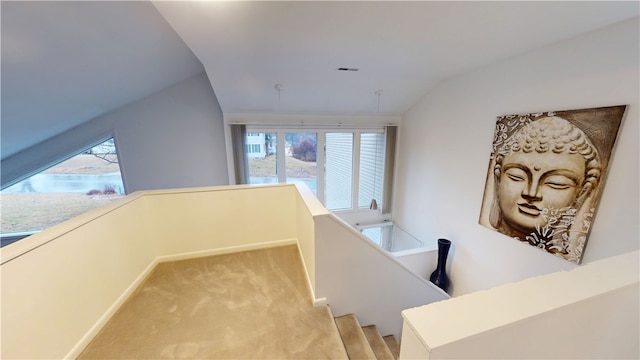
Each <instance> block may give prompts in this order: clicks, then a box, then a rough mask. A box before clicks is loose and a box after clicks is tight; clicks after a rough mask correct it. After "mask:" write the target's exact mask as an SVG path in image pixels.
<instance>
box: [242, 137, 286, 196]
mask: <svg viewBox="0 0 640 360" xmlns="http://www.w3.org/2000/svg"><path fill="white" fill-rule="evenodd" d="M249 134H251V135H249ZM277 137H278V136H277V134H276V133H272V132H267V133H255V132H254V133H247V139H246V141H247V146H248V144H249V143H250V142H253V141H255V140H252V139H251V138H254V139H255V138H258V139H259V141H260V142H261V143H263V144H264V152H261V153H260V155H256V154H255V153H249V152H247V156H248V158H249V159H248V160H249V184H273V183H277V182H278V169H277V167H276V163H277V162H276V160H277Z"/></svg>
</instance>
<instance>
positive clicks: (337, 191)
mask: <svg viewBox="0 0 640 360" xmlns="http://www.w3.org/2000/svg"><path fill="white" fill-rule="evenodd" d="M324 146H325V177H326V181H325V191H324V193H325V201H324V205H325V207H326V208H327V209H332V210H342V209H350V208H351V207H352V204H353V133H327V134H326V135H325V145H324Z"/></svg>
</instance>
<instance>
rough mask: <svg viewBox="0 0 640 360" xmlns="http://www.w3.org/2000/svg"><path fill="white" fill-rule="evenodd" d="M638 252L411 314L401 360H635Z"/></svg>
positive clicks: (639, 332)
mask: <svg viewBox="0 0 640 360" xmlns="http://www.w3.org/2000/svg"><path fill="white" fill-rule="evenodd" d="M638 255H639V253H638V251H634V252H630V253H626V254H623V255H618V256H615V257H610V258H607V259H604V260H600V261H595V262H592V263H590V264H588V265H586V266H582V267H579V268H576V269H574V270H572V271H564V272H557V273H553V274H546V275H543V276H538V277H535V278H529V279H526V280H523V281H521V282H517V283H511V284H506V285H502V286H499V287H496V288H493V289H491V290H487V291H479V292H475V293H473V294H468V295H465V296H459V297H456V298H453V299H450V300H448V301H441V302H438V303H433V304H429V305H426V306H422V307H418V308H413V309H408V310H405V311H403V312H402V315H403V317H404V320H405V322H404V327H403V334H402V335H403V338H402V348H401V351H400V358H401V359H422V360H424V359H638V356H640V346H639V339H640V326H639V321H640V318H639V315H640V311H639V310H640V307H638V300H639V296H640V293H639V292H638V290H639V289H640V288H639V287H638V270H639V268H638V259H639V258H638Z"/></svg>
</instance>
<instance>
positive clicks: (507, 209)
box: [493, 116, 600, 238]
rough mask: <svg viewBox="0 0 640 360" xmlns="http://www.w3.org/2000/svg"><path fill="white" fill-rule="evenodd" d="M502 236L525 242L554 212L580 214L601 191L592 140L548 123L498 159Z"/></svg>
mask: <svg viewBox="0 0 640 360" xmlns="http://www.w3.org/2000/svg"><path fill="white" fill-rule="evenodd" d="M494 176H495V184H496V189H495V190H496V202H495V205H497V206H498V207H499V213H500V217H499V218H498V219H494V222H495V223H494V224H493V225H494V226H495V227H496V229H498V230H499V231H501V232H503V233H505V234H507V235H509V236H516V237H521V238H523V236H524V235H526V234H529V233H531V232H534V231H535V230H536V228H538V229H540V228H541V227H543V226H544V225H545V223H546V222H547V221H548V218H547V217H546V216H545V215H546V214H548V213H549V212H550V211H553V210H559V209H568V208H578V207H579V206H580V205H581V201H582V199H584V197H585V196H586V195H588V193H589V192H590V191H591V190H592V189H593V188H595V186H596V185H597V183H598V180H599V177H600V162H599V159H598V153H597V151H596V149H595V147H594V146H593V145H592V144H591V142H590V141H589V139H588V138H587V136H586V135H585V134H584V133H583V132H582V130H580V129H578V128H577V127H575V126H574V125H572V124H571V123H569V122H568V121H566V120H564V119H561V118H559V117H553V116H550V117H546V118H543V119H540V120H536V121H533V122H531V123H529V124H527V125H525V126H523V127H522V128H521V129H520V130H519V131H518V132H517V133H516V134H514V136H513V138H512V139H511V140H510V141H508V142H507V143H506V144H505V145H504V146H503V147H502V148H501V149H500V151H499V153H498V155H497V156H496V165H495V168H494Z"/></svg>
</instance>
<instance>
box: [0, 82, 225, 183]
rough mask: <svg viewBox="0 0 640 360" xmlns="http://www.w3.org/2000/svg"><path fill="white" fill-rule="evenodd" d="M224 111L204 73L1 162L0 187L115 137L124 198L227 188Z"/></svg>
mask: <svg viewBox="0 0 640 360" xmlns="http://www.w3.org/2000/svg"><path fill="white" fill-rule="evenodd" d="M222 124H223V118H222V111H221V110H220V106H219V104H218V100H217V99H216V96H215V93H214V92H213V89H212V88H211V85H210V84H209V80H208V78H207V76H206V74H205V73H204V72H203V73H201V74H199V75H196V76H194V77H192V78H190V79H187V80H185V81H183V82H181V83H179V84H177V85H174V86H171V87H169V88H166V89H164V90H162V91H159V92H157V93H155V94H152V95H150V96H148V97H146V98H144V99H141V100H139V101H136V102H133V103H131V104H129V105H126V106H124V107H122V108H119V109H117V110H114V111H112V112H110V113H108V114H105V115H103V116H100V117H97V118H95V119H93V120H91V121H89V122H86V123H84V124H82V125H80V126H77V127H75V128H73V129H71V130H69V131H67V132H65V133H62V134H60V135H58V136H56V137H53V138H51V139H48V140H46V141H44V142H42V143H40V144H38V145H36V146H34V147H31V148H29V149H27V150H25V151H23V152H20V153H18V154H15V155H14V156H11V157H9V158H7V159H5V160H3V161H2V183H3V184H4V183H10V182H13V181H14V180H19V179H20V178H24V176H28V175H32V174H34V173H37V172H38V171H40V170H42V169H43V168H46V167H47V166H48V165H50V164H51V163H55V162H57V161H61V160H64V159H65V158H66V157H68V154H70V153H77V152H78V151H82V150H83V149H85V148H87V147H89V146H91V145H95V144H96V143H97V142H101V141H103V140H105V139H107V138H109V137H111V136H113V135H114V134H115V139H116V146H117V151H118V157H119V159H120V163H121V170H122V174H123V180H124V184H125V187H126V190H127V192H128V193H131V192H135V191H138V190H149V189H162V188H180V187H194V186H211V185H226V184H228V183H229V180H228V176H227V162H226V154H225V151H226V148H225V143H224V128H223V125H222Z"/></svg>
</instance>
